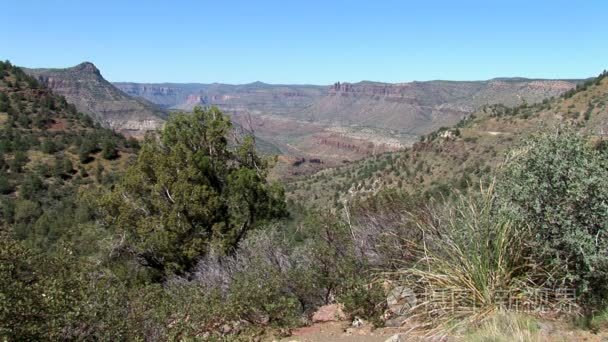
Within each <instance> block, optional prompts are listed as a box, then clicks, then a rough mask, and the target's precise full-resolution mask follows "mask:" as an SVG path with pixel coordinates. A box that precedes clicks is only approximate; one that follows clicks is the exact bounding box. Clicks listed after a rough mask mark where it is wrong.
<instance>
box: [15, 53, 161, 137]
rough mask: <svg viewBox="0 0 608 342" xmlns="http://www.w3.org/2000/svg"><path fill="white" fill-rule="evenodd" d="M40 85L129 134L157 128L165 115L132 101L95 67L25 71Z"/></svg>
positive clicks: (156, 109)
mask: <svg viewBox="0 0 608 342" xmlns="http://www.w3.org/2000/svg"><path fill="white" fill-rule="evenodd" d="M24 70H25V72H26V73H28V74H29V75H31V76H33V77H35V78H36V79H37V80H38V81H39V82H40V83H42V84H44V85H45V86H47V87H49V88H50V89H52V90H53V91H54V92H55V93H57V94H60V95H63V96H65V98H66V99H67V100H68V102H70V103H73V104H74V105H76V108H77V109H78V110H79V111H81V112H85V113H90V114H91V115H92V116H93V118H94V119H95V120H96V121H97V122H99V123H101V124H102V125H104V126H106V127H110V128H112V129H115V130H119V131H123V132H125V133H129V134H141V133H143V132H145V131H147V130H153V129H156V128H158V127H159V126H160V125H161V124H162V122H163V121H164V118H165V117H166V113H165V112H164V111H163V110H161V109H160V108H159V107H158V106H156V105H155V104H152V103H150V102H148V101H145V100H143V99H140V98H132V97H130V96H128V95H127V94H125V93H123V92H122V91H120V90H119V89H118V88H116V87H115V86H113V85H112V84H111V83H110V82H108V81H107V80H105V79H104V78H103V76H102V75H101V73H100V71H99V70H98V69H97V68H96V67H95V65H93V64H92V63H88V62H84V63H81V64H79V65H77V66H75V67H72V68H66V69H26V68H24Z"/></svg>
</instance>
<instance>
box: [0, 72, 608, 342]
mask: <svg viewBox="0 0 608 342" xmlns="http://www.w3.org/2000/svg"><path fill="white" fill-rule="evenodd" d="M603 75H604V74H603ZM0 76H1V77H0V94H2V95H0V118H1V119H2V121H1V125H2V130H1V132H0V134H1V137H0V138H1V139H0V151H1V152H2V158H1V159H0V165H1V174H0V175H1V177H0V192H2V195H1V196H2V208H1V209H2V210H1V223H2V226H1V235H0V245H1V246H0V297H1V298H2V301H1V302H0V336H1V337H2V338H3V339H6V340H147V341H148V340H149V341H165V340H254V339H262V338H271V337H280V336H284V335H288V334H289V332H290V329H293V328H295V327H298V326H302V325H306V324H309V323H310V317H311V315H312V314H313V313H314V312H315V311H316V310H317V309H318V308H319V307H320V306H323V305H326V304H334V303H339V304H340V305H341V307H342V308H343V310H344V313H345V315H346V316H347V317H348V318H352V319H354V318H355V317H356V318H357V319H358V320H364V321H367V322H370V324H373V325H375V326H382V325H385V324H397V325H399V326H408V327H410V328H415V329H416V330H419V331H420V332H421V333H422V334H432V335H442V334H452V335H454V336H468V337H471V339H473V338H478V339H479V340H486V338H488V337H487V335H488V334H490V335H491V334H494V336H496V335H497V334H504V335H507V334H510V335H516V334H521V336H522V337H521V338H522V339H524V340H525V339H527V338H529V339H532V334H534V331H533V330H534V329H533V328H531V326H533V325H534V324H535V323H534V322H535V319H537V318H539V319H540V318H543V317H551V318H553V319H555V318H558V319H562V320H564V321H566V322H571V321H579V322H580V321H583V322H586V323H584V324H583V325H585V324H586V326H588V327H593V326H597V325H598V324H602V323H601V322H602V320H603V319H604V318H603V317H605V316H606V305H607V303H606V299H607V298H606V296H607V294H608V292H607V289H606V284H607V283H608V269H607V267H608V261H607V259H606V248H607V247H608V246H607V245H608V236H607V235H606V233H607V231H606V229H607V228H608V227H607V226H606V225H607V223H606V222H607V221H606V218H607V216H608V204H607V200H608V199H607V198H606V195H605V188H606V185H607V184H605V183H606V181H607V179H608V174H607V173H608V164H607V162H606V160H607V159H608V158H607V155H606V154H607V153H608V149H607V148H606V143H605V141H604V140H603V139H602V137H597V135H594V134H593V132H592V131H591V130H587V129H586V127H587V126H585V125H589V124H592V123H593V122H594V121H593V120H599V118H601V115H602V113H603V111H604V107H602V106H600V105H599V102H598V100H597V98H598V96H599V95H598V94H604V93H603V89H604V88H603V87H605V85H606V82H605V80H603V78H604V77H603V76H601V78H599V79H598V80H596V81H594V82H592V83H589V84H588V85H586V86H585V87H586V88H584V89H583V88H581V89H579V91H578V92H577V93H575V94H572V95H567V96H564V97H561V98H559V99H557V98H556V99H553V100H550V101H547V102H545V103H540V104H536V105H533V106H528V105H521V106H519V107H515V108H510V109H505V108H506V107H501V106H492V107H485V108H483V109H482V110H481V112H480V113H477V115H478V116H475V117H468V118H466V119H465V120H463V121H461V123H460V124H458V125H457V127H455V128H445V129H440V130H438V131H437V132H435V133H434V134H430V135H428V136H425V137H424V139H421V141H420V142H419V143H417V144H416V145H415V146H413V147H412V148H410V149H405V150H403V151H400V152H397V153H387V154H383V155H379V156H375V157H372V158H370V159H367V160H365V161H360V162H357V163H352V164H349V165H345V166H344V167H342V168H339V169H337V170H330V172H327V171H323V172H320V173H317V174H316V175H315V176H313V178H311V179H312V180H311V179H308V180H304V181H298V182H295V183H290V184H288V185H287V190H288V191H289V194H288V196H286V194H285V190H284V188H283V185H282V184H280V183H276V182H271V181H269V180H268V177H267V176H268V172H269V169H270V167H271V166H272V160H271V159H269V158H267V157H264V156H260V155H258V153H257V152H256V149H255V139H254V138H253V137H252V136H247V135H239V134H235V130H234V129H233V127H232V123H231V122H230V120H229V118H228V117H227V116H226V115H225V114H224V113H222V112H221V111H220V110H218V109H217V108H200V107H197V108H195V109H194V110H193V112H192V113H189V114H182V113H177V114H174V115H172V116H171V117H170V118H169V120H168V122H167V123H166V125H165V126H164V128H163V129H161V130H159V131H157V132H154V133H152V134H149V135H147V136H146V138H145V139H144V140H143V141H142V142H139V143H137V142H134V141H132V140H127V139H125V138H123V137H121V136H120V135H117V134H115V133H113V132H112V131H110V130H107V129H104V128H102V127H100V126H99V125H97V124H94V123H93V121H92V120H91V119H90V118H89V117H88V116H87V115H86V114H81V113H78V112H77V111H75V109H74V108H73V107H72V106H70V105H69V104H67V103H66V102H65V100H63V99H62V98H61V97H58V96H56V95H53V94H52V93H51V92H49V91H48V90H47V89H46V88H44V87H43V86H40V85H39V84H38V83H37V82H36V81H35V80H34V79H32V78H30V77H29V76H27V75H25V74H24V73H23V72H21V71H20V69H18V68H16V67H14V66H12V65H11V64H10V63H1V64H0ZM590 92H592V93H590ZM585 94H595V95H598V96H590V97H585V98H586V101H587V102H585V104H587V103H594V107H593V108H592V109H591V110H590V111H589V115H588V116H589V119H587V118H586V116H587V115H584V116H582V117H579V118H577V119H576V120H574V119H573V120H571V119H570V117H568V116H567V115H566V116H563V117H560V123H561V124H560V125H556V126H554V127H552V129H544V130H536V131H535V132H529V131H525V134H521V135H515V133H514V132H516V131H514V130H512V131H509V132H510V133H513V134H512V135H511V136H514V137H517V139H515V138H511V139H510V140H509V139H507V138H506V137H503V136H501V135H500V134H497V135H494V134H486V135H483V134H479V130H480V129H481V130H483V131H484V132H486V131H491V132H494V129H495V128H491V129H488V127H487V126H489V125H498V124H497V122H500V125H503V126H493V127H501V128H504V130H503V131H501V132H506V131H507V128H508V127H512V126H510V125H512V123H513V122H514V121H515V120H518V121H519V123H518V125H520V126H523V127H525V126H526V124H528V125H530V126H534V125H535V123H530V120H534V118H537V117H541V116H542V115H548V114H546V113H548V112H547V111H550V112H552V111H553V110H555V108H568V107H569V106H571V105H572V104H574V108H579V107H580V108H583V107H584V108H590V107H588V106H586V107H585V106H583V105H581V104H580V103H579V102H580V101H579V100H580V99H581V98H583V97H584V95H585ZM528 111H529V113H528ZM484 112H485V113H486V115H484V114H483V113H484ZM526 113H528V114H526ZM552 113H553V112H552ZM480 127H481V128H480ZM497 139H501V140H497ZM496 141H500V142H501V144H500V145H497V146H496V147H493V146H492V143H494V142H496ZM453 165H459V166H460V167H457V168H451V166H453ZM387 175H389V176H388V177H387ZM380 179H381V181H378V180H380ZM352 180H354V181H355V182H354V183H355V184H356V185H353V182H352ZM379 182H382V184H384V185H385V186H379V184H380V183H379ZM389 185H390V186H389ZM319 189H323V191H325V192H327V193H323V194H321V191H320V190H319ZM366 190H368V191H367V192H366ZM348 191H350V193H351V194H353V196H351V197H345V196H343V194H344V193H345V192H348ZM315 192H316V193H315ZM310 194H314V196H316V195H318V194H321V196H322V197H324V198H321V199H319V198H316V199H315V198H314V196H313V195H310ZM304 195H307V197H306V199H305V198H304ZM319 203H320V204H319ZM396 289H399V291H400V293H403V292H407V296H408V298H413V299H412V300H410V301H409V302H408V305H400V307H399V309H398V310H396V309H395V307H394V303H393V302H392V300H390V297H391V294H392V293H394V292H395V291H396ZM539 291H545V292H542V293H540V292H539ZM446 293H448V294H449V297H447V298H448V299H449V301H448V302H446V301H445V299H446V297H444V296H445V295H446ZM437 295H440V296H442V297H440V299H442V301H438V300H437V299H438V298H437V297H436V296H437ZM387 296H388V297H389V300H387ZM505 296H507V297H505ZM513 300H516V303H517V305H518V306H517V307H513V306H512V305H513V303H514V302H513ZM446 303H447V304H449V305H447V306H446ZM522 311H525V314H526V315H527V316H526V317H525V318H522V317H521V316H515V315H516V314H518V313H520V312H522ZM502 317H507V318H504V319H503V318H502ZM476 329H477V330H476Z"/></svg>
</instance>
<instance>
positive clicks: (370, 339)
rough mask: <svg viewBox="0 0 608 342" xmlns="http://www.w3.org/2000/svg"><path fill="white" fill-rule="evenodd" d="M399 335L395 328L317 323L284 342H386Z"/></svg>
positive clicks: (293, 334) (299, 330)
mask: <svg viewBox="0 0 608 342" xmlns="http://www.w3.org/2000/svg"><path fill="white" fill-rule="evenodd" d="M396 333H397V330H396V329H394V328H380V329H375V330H372V329H370V328H369V327H367V326H365V327H361V328H351V327H350V323H349V322H328V323H317V324H313V325H311V326H309V327H303V328H298V329H295V330H293V332H292V335H291V336H289V337H286V338H284V339H281V341H282V342H292V341H293V342H295V341H298V342H384V341H386V340H387V339H388V338H389V337H391V336H393V335H394V334H396Z"/></svg>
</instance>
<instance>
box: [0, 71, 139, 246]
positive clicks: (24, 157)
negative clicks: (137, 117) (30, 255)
mask: <svg viewBox="0 0 608 342" xmlns="http://www.w3.org/2000/svg"><path fill="white" fill-rule="evenodd" d="M136 152H137V142H136V141H133V140H126V139H125V138H124V137H123V136H121V135H119V134H117V133H115V132H113V131H111V130H109V129H107V128H102V127H100V125H99V124H97V123H94V122H93V120H92V119H91V118H90V117H89V116H88V115H86V114H82V113H80V112H78V111H77V109H76V108H75V106H74V105H71V104H68V103H67V101H66V99H65V98H64V97H62V96H58V95H56V94H54V93H53V92H52V91H51V90H49V89H48V88H46V87H45V86H44V85H41V84H39V83H38V82H37V81H36V80H35V79H34V78H32V77H30V76H28V75H26V74H25V73H24V72H23V71H22V70H21V69H19V68H17V67H14V66H12V65H11V64H9V63H3V62H0V206H1V207H2V208H3V211H2V214H0V230H3V229H5V228H6V229H8V227H11V230H12V233H14V234H15V236H16V237H17V238H19V239H21V240H26V241H27V242H28V244H29V245H32V246H33V247H40V248H41V249H43V250H49V249H50V248H51V246H53V245H54V244H56V243H57V242H59V241H61V240H62V238H63V237H66V236H70V237H71V238H73V239H74V240H73V241H79V243H80V244H81V245H77V246H75V248H76V249H78V250H84V249H87V248H90V246H92V244H87V243H86V241H85V240H83V239H95V236H80V234H81V233H82V232H81V229H80V228H81V227H80V226H79V225H80V224H82V223H83V222H86V220H87V217H88V216H87V215H88V214H87V210H88V209H87V207H86V204H85V203H84V202H82V201H78V200H77V199H76V198H77V193H78V192H79V190H81V189H85V188H89V187H92V186H95V185H96V184H111V183H112V182H113V180H114V179H115V177H116V174H119V173H121V172H122V171H123V170H124V169H125V168H126V165H127V164H129V162H130V159H131V158H132V157H133V156H134V155H135V153H136ZM64 242H65V241H64Z"/></svg>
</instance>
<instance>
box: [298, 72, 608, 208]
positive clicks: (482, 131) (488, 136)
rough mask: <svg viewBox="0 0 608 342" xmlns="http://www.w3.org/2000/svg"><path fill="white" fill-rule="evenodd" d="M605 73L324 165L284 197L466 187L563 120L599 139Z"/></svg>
mask: <svg viewBox="0 0 608 342" xmlns="http://www.w3.org/2000/svg"><path fill="white" fill-rule="evenodd" d="M607 103H608V79H606V73H603V74H601V75H600V76H599V77H598V78H597V79H596V80H593V81H588V82H586V83H585V85H583V86H578V87H577V88H575V89H572V90H570V91H567V92H566V93H565V94H563V95H562V96H560V97H558V98H555V99H552V100H545V101H543V102H541V103H537V104H533V105H527V104H523V105H520V106H517V107H508V106H505V105H502V104H498V105H487V106H483V107H481V108H480V109H479V110H478V111H476V112H474V113H472V114H471V115H468V116H467V117H466V118H465V119H463V120H461V121H460V122H459V123H458V124H457V125H455V126H454V128H450V129H439V130H437V131H435V132H433V133H432V134H429V135H427V136H423V137H422V138H421V139H420V141H419V142H417V143H415V144H414V145H413V146H412V147H410V148H406V149H403V150H402V151H399V152H393V153H385V154H382V155H377V156H374V157H371V158H366V159H363V160H360V161H357V162H354V163H352V164H349V165H346V166H342V167H338V168H333V169H328V170H324V171H321V172H318V173H317V174H315V175H313V176H310V177H307V178H304V179H301V180H298V181H294V182H292V183H290V184H289V185H288V186H287V189H288V197H289V198H290V199H291V200H292V201H294V202H296V203H300V202H303V201H305V200H306V199H310V198H314V199H315V202H316V205H319V206H324V205H327V204H329V203H333V204H334V205H340V204H339V203H344V202H345V201H346V202H348V201H351V200H353V199H357V198H366V197H370V195H372V194H378V193H382V192H386V191H385V190H389V189H392V190H399V191H402V192H405V193H408V194H410V195H414V194H424V195H426V196H429V195H432V194H441V193H449V192H451V191H453V189H465V188H467V187H468V186H469V185H470V184H473V183H474V182H476V181H477V180H478V179H479V178H480V177H481V176H482V175H483V174H487V173H488V172H490V170H492V169H493V168H494V167H496V166H497V165H498V164H499V163H500V162H501V161H503V160H504V158H505V154H504V152H505V151H506V150H507V149H509V148H511V147H513V146H514V145H515V144H517V143H518V142H519V141H521V140H522V138H524V137H526V136H528V135H530V134H533V133H535V132H538V131H539V130H543V129H554V128H555V127H557V126H560V125H565V126H568V127H572V128H573V129H575V130H577V131H580V132H581V133H585V134H589V135H591V136H597V137H604V136H605V134H606V130H607V128H608V108H607V107H606V105H607Z"/></svg>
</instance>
